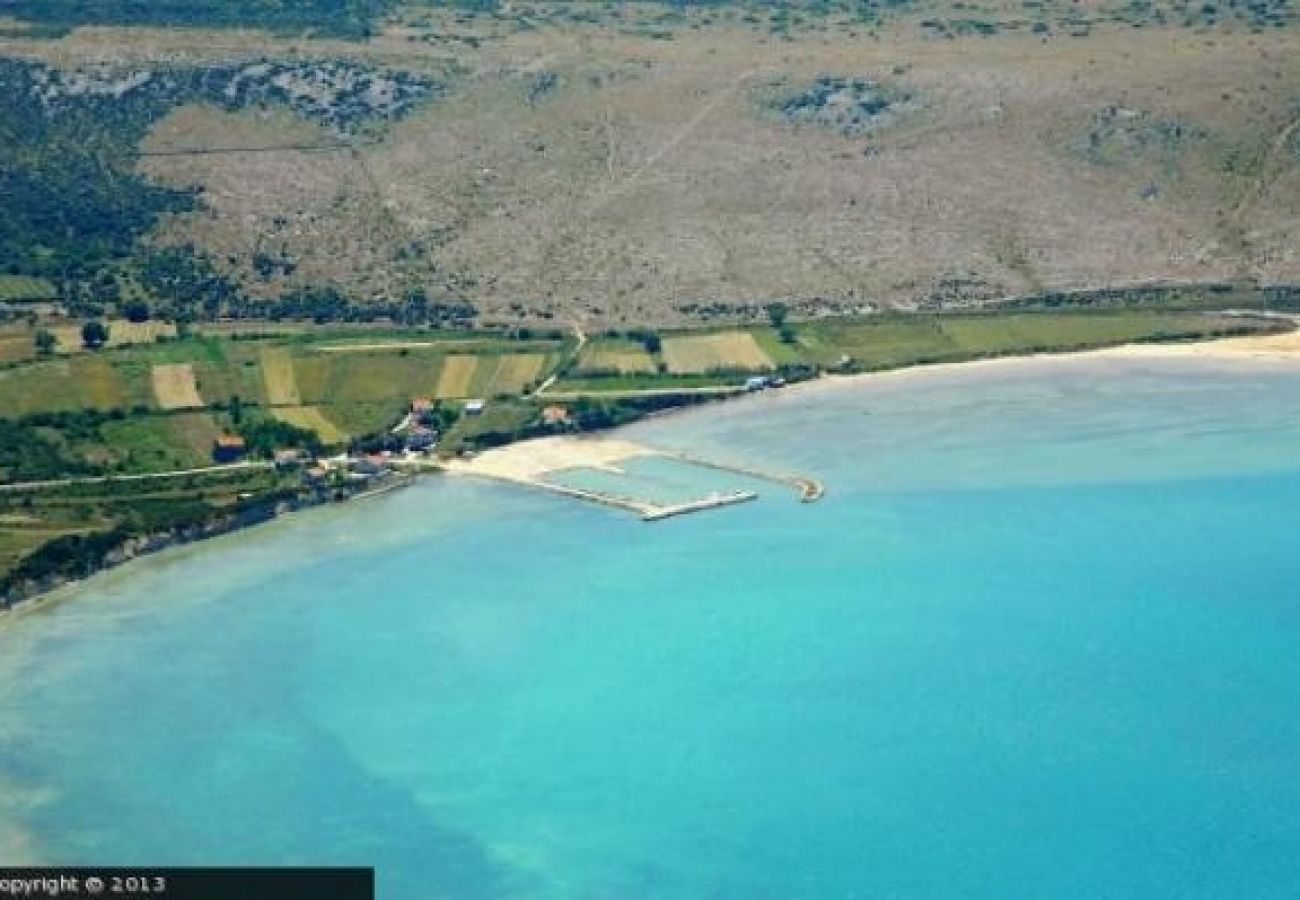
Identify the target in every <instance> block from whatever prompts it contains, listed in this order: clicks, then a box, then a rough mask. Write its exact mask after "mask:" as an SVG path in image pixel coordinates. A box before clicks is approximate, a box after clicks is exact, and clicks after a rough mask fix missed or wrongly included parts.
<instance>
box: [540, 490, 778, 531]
mask: <svg viewBox="0 0 1300 900" xmlns="http://www.w3.org/2000/svg"><path fill="white" fill-rule="evenodd" d="M515 483H516V484H527V485H529V486H531V487H537V488H541V489H542V490H544V491H550V492H551V493H552V494H559V495H561V496H563V497H571V498H572V499H574V500H585V501H587V502H588V503H597V504H600V505H601V506H609V507H613V508H614V509H622V510H626V511H628V512H632V513H636V514H637V515H638V516H640V517H641V520H642V521H645V522H657V521H659V520H660V519H670V518H672V517H673V516H684V515H686V514H687V513H693V512H703V511H704V510H706V509H717V508H719V507H723V506H732V505H734V504H736V503H748V502H749V501H751V500H757V499H758V494H756V493H754V492H753V491H731V492H728V493H718V492H715V493H713V494H710V495H709V496H707V497H701V498H699V499H697V500H688V501H686V502H684V503H667V504H665V503H651V502H650V501H648V500H638V499H637V498H635V497H625V496H623V495H621V494H611V493H609V492H608V491H594V490H591V489H589V488H577V487H570V486H569V485H567V484H556V483H555V482H553V481H542V480H529V481H516V482H515Z"/></svg>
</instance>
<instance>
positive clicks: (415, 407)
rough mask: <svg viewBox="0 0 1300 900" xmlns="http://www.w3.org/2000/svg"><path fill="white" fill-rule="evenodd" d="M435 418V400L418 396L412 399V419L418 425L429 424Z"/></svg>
mask: <svg viewBox="0 0 1300 900" xmlns="http://www.w3.org/2000/svg"><path fill="white" fill-rule="evenodd" d="M432 419H433V401H432V400H430V399H429V398H428V397H416V398H415V399H414V400H412V401H411V421H412V422H414V423H415V424H417V425H428V424H429V422H430V421H431V420H432Z"/></svg>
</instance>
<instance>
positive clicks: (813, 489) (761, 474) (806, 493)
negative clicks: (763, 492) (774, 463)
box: [655, 450, 826, 503]
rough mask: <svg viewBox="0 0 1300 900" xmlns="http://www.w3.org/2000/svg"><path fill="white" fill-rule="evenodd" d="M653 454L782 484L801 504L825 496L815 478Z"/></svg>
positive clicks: (686, 456)
mask: <svg viewBox="0 0 1300 900" xmlns="http://www.w3.org/2000/svg"><path fill="white" fill-rule="evenodd" d="M655 452H656V454H657V455H659V456H664V457H667V458H669V459H676V460H679V461H680V462H684V463H690V464H691V465H693V466H700V467H701V468H705V469H716V470H717V471H719V472H730V473H732V474H733V475H744V476H745V477H747V478H757V479H758V480H760V481H770V482H773V483H774V484H783V485H786V486H788V487H792V488H794V489H795V490H796V491H798V492H799V501H800V502H801V503H815V502H817V501H818V500H820V499H821V498H822V497H825V496H826V486H825V485H823V484H822V483H821V482H820V481H818V480H817V479H816V478H809V477H808V476H806V475H794V474H790V473H786V472H769V471H766V470H764V469H759V468H756V467H754V466H750V465H745V464H743V463H734V462H721V461H719V460H716V459H709V458H708V457H705V456H697V455H695V454H694V453H685V452H682V451H678V450H658V451H655Z"/></svg>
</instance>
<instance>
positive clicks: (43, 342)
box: [34, 328, 59, 356]
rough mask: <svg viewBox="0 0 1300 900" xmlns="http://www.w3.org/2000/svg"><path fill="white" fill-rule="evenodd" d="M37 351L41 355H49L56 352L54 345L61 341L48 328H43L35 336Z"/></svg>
mask: <svg viewBox="0 0 1300 900" xmlns="http://www.w3.org/2000/svg"><path fill="white" fill-rule="evenodd" d="M34 340H35V342H36V352H37V353H39V354H40V355H41V356H49V355H50V354H51V353H53V352H54V347H55V345H56V344H58V343H59V340H58V338H56V337H55V336H54V333H53V332H52V331H50V330H49V329H48V328H42V329H40V330H39V331H37V332H36V337H35V339H34Z"/></svg>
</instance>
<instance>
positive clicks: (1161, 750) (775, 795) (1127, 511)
mask: <svg viewBox="0 0 1300 900" xmlns="http://www.w3.org/2000/svg"><path fill="white" fill-rule="evenodd" d="M630 436H632V437H634V438H637V439H640V440H643V441H645V442H648V443H651V444H655V445H659V446H665V447H680V448H687V449H691V450H694V451H697V452H703V453H710V454H714V455H718V456H723V457H726V458H730V459H736V460H747V461H750V462H755V463H761V464H765V465H769V466H771V467H773V468H783V469H791V470H795V471H801V472H807V473H811V474H815V475H817V476H819V477H821V478H822V479H823V480H824V481H825V482H826V483H827V485H828V488H829V494H828V496H827V497H826V499H825V500H824V501H822V502H821V503H817V504H813V505H801V504H799V503H797V502H796V501H795V499H794V498H793V496H792V494H791V493H790V492H788V491H783V490H779V489H772V488H768V487H761V490H763V492H764V496H763V498H762V499H761V500H760V501H759V502H757V503H751V504H747V505H743V506H738V507H732V508H729V509H726V510H721V511H715V512H711V513H706V514H700V515H693V516H688V517H685V518H680V519H674V520H669V521H666V522H661V523H656V524H643V523H641V522H639V521H636V520H634V519H633V518H631V517H629V516H626V515H624V514H621V513H618V512H613V511H609V510H606V509H602V508H597V507H590V506H587V505H583V504H580V503H577V502H574V501H571V500H567V499H564V498H558V497H553V496H550V495H545V494H542V493H534V492H529V491H526V490H523V489H514V488H510V487H506V486H499V485H495V484H487V483H476V482H472V481H467V480H456V479H432V480H429V481H427V482H426V483H423V484H421V485H419V486H417V487H415V488H412V489H410V490H407V491H404V492H399V493H397V494H394V495H391V496H388V497H385V498H379V499H375V500H371V501H366V502H362V503H357V504H352V505H348V506H344V507H339V508H332V509H329V510H321V511H313V512H309V513H306V514H303V515H301V516H297V517H293V518H291V519H289V520H285V521H281V522H277V523H274V524H272V525H269V526H266V527H262V528H259V529H254V530H252V531H248V532H245V533H242V534H239V535H235V536H231V537H228V538H223V539H219V540H216V541H212V542H209V543H207V544H203V545H199V546H193V547H188V548H184V549H181V550H179V551H175V552H169V553H167V554H163V555H160V556H158V557H155V558H152V559H150V560H147V561H144V562H142V563H138V564H133V565H131V566H128V567H125V568H123V569H120V570H117V571H115V572H112V573H108V574H107V575H104V576H101V577H97V578H95V579H92V580H91V581H90V582H88V583H86V584H84V585H81V586H78V587H76V588H74V589H72V590H71V591H69V592H68V594H69V596H68V597H67V598H66V600H64V601H63V602H59V603H56V604H53V605H50V606H48V607H46V608H43V609H41V610H38V611H36V612H33V613H29V614H26V615H22V616H18V617H13V618H11V620H10V621H8V622H6V623H4V624H3V625H0V858H2V859H3V861H4V862H11V863H17V862H40V861H44V862H53V863H82V864H89V863H94V864H119V865H130V864H141V865H143V864H209V863H211V864H222V863H230V864H282V863H283V864H289V863H293V864H314V863H320V864H325V863H329V864H361V865H375V866H377V867H378V873H379V875H378V877H379V883H380V891H381V896H382V897H383V898H385V900H424V898H442V897H446V898H495V897H543V898H550V897H556V898H641V897H646V898H661V897H662V898H747V900H748V898H839V897H869V898H893V897H899V898H928V897H936V898H938V897H943V898H947V897H961V898H967V897H970V898H999V900H1002V898H1112V897H1123V898H1128V897H1134V898H1201V897H1203V898H1216V900H1217V898H1251V900H1259V898H1273V897H1276V898H1283V897H1285V898H1294V897H1296V896H1297V895H1300V371H1297V370H1295V369H1285V368H1281V367H1269V366H1265V365H1254V364H1252V365H1236V366H1227V365H1209V364H1205V363H1191V362H1159V363H1157V362H1147V363H1139V362H1129V361H1125V362H1119V361H1115V360H1110V361H1105V362H1103V361H1097V360H1089V361H1084V360H1077V361H1069V362H1047V361H1044V362H1031V363H1017V364H1013V365H1007V366H994V367H987V368H977V369H973V370H969V371H959V372H953V371H946V372H930V373H922V374H918V375H912V376H906V377H897V378H883V379H878V380H873V381H869V382H865V383H858V384H855V385H852V386H833V387H827V388H822V387H820V386H818V387H814V388H812V389H809V390H806V391H804V390H799V391H787V392H785V393H784V394H770V395H765V396H761V397H757V398H753V399H747V400H744V401H738V402H735V403H732V404H727V405H713V406H709V407H705V408H701V409H699V410H696V411H693V412H690V413H686V414H682V415H675V416H669V417H665V418H662V419H659V420H655V421H653V422H648V423H644V424H642V425H639V426H636V427H635V428H633V429H631V430H630ZM592 477H596V476H592ZM631 477H632V478H633V480H634V481H639V482H640V483H642V484H643V485H644V484H648V485H650V486H651V487H652V488H653V487H655V486H656V485H657V486H658V487H657V489H664V485H673V484H676V485H681V484H682V483H684V482H690V481H692V480H693V479H694V480H698V481H699V482H700V483H702V484H710V485H715V486H717V487H727V488H730V487H733V486H735V484H736V482H737V480H736V479H733V480H732V481H730V482H728V481H727V479H726V478H723V477H722V476H719V475H717V474H716V473H713V474H710V475H707V476H701V473H699V472H682V471H675V472H674V471H669V470H667V469H665V468H664V464H661V463H655V464H642V467H639V468H638V467H634V469H633V471H632V476H631ZM746 486H748V484H746ZM674 489H675V488H674Z"/></svg>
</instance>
